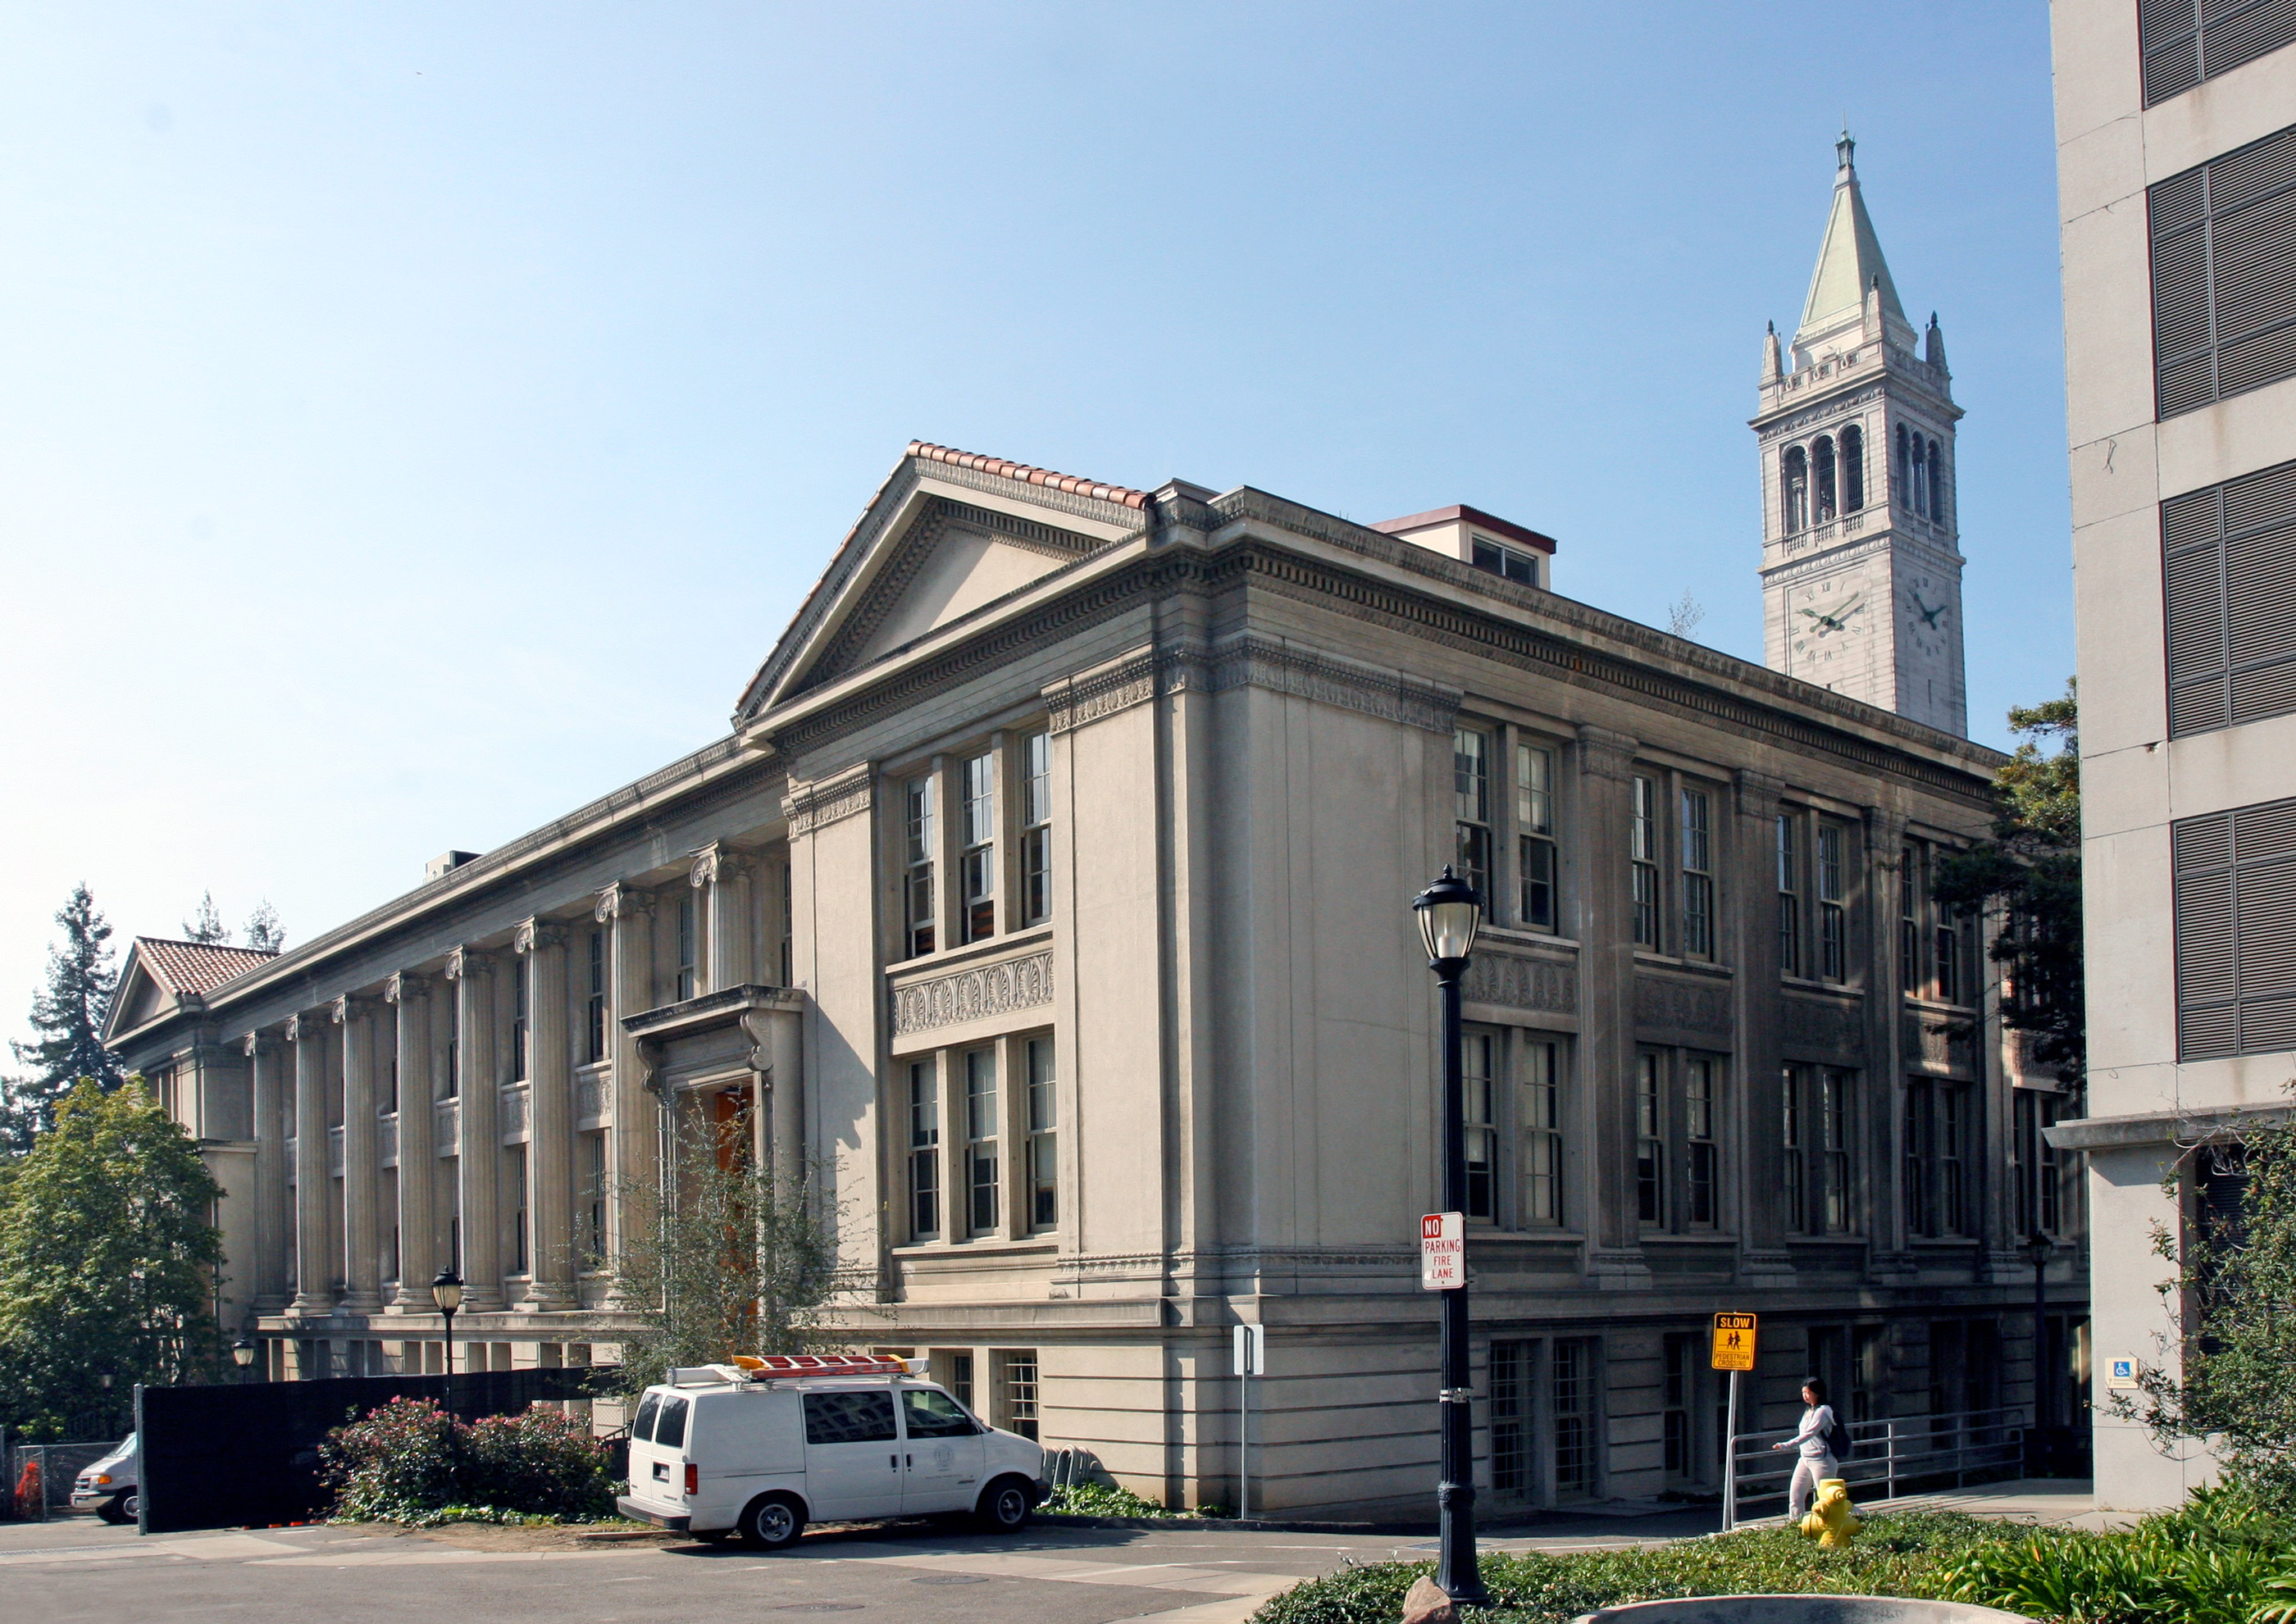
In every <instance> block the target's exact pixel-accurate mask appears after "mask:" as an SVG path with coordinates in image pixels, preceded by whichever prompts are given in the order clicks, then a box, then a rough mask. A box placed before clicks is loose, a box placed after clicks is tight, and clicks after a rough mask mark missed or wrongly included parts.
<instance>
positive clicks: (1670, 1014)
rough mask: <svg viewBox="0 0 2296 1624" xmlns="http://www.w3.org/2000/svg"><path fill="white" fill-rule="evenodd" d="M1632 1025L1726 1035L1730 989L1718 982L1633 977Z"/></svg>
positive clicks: (1653, 976) (1728, 1028) (1728, 1026)
mask: <svg viewBox="0 0 2296 1624" xmlns="http://www.w3.org/2000/svg"><path fill="white" fill-rule="evenodd" d="M1635 1024H1636V1025H1637V1026H1655V1027H1660V1028H1662V1029H1663V1030H1665V1031H1668V1032H1708V1033H1711V1034H1712V1035H1714V1036H1715V1037H1718V1038H1727V1037H1728V1036H1729V1035H1730V1030H1731V1022H1730V989H1729V988H1728V987H1727V986H1726V985H1722V984H1720V983H1716V984H1713V985H1707V984H1703V983H1698V982H1685V981H1670V980H1664V979H1661V978H1660V977H1658V976H1655V975H1637V976H1636V977H1635Z"/></svg>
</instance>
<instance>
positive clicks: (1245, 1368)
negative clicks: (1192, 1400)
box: [1235, 1323, 1267, 1522]
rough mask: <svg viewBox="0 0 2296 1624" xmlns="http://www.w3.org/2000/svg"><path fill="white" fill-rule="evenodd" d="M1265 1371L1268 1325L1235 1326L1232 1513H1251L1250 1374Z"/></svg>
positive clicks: (1242, 1515) (1239, 1515) (1239, 1518)
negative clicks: (1234, 1502) (1233, 1484)
mask: <svg viewBox="0 0 2296 1624" xmlns="http://www.w3.org/2000/svg"><path fill="white" fill-rule="evenodd" d="M1256 1375H1267V1326H1264V1325H1259V1324H1256V1323H1254V1324H1245V1325H1239V1326H1236V1327H1235V1496H1236V1504H1235V1516H1236V1521H1237V1522H1242V1521H1244V1520H1245V1519H1246V1518H1248V1517H1250V1516H1251V1378H1252V1377H1254V1376H1256Z"/></svg>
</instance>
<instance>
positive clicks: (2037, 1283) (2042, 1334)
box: [2023, 1228, 2057, 1475]
mask: <svg viewBox="0 0 2296 1624" xmlns="http://www.w3.org/2000/svg"><path fill="white" fill-rule="evenodd" d="M2056 1248H2057V1244H2056V1243H2055V1242H2054V1241H2053V1240H2051V1239H2050V1238H2049V1237H2048V1236H2046V1234H2044V1233H2043V1232H2042V1231H2041V1230H2040V1229H2038V1228H2035V1229H2034V1231H2033V1233H2032V1234H2030V1235H2029V1236H2026V1237H2025V1245H2024V1248H2023V1250H2024V1253H2025V1261H2027V1262H2028V1263H2030V1264H2031V1265H2032V1266H2033V1441H2034V1443H2035V1444H2036V1446H2037V1448H2036V1449H2033V1450H2031V1451H2030V1452H2029V1453H2030V1455H2031V1456H2032V1457H2033V1460H2032V1465H2031V1466H2030V1468H2029V1469H2030V1470H2031V1471H2033V1472H2035V1473H2041V1474H2043V1475H2046V1473H2047V1471H2048V1469H2049V1468H2050V1467H2051V1466H2052V1465H2054V1464H2055V1462H2054V1451H2053V1450H2052V1449H2050V1448H2049V1443H2050V1440H2049V1416H2050V1409H2049V1399H2050V1393H2049V1257H2050V1254H2051V1253H2054V1252H2055V1251H2056Z"/></svg>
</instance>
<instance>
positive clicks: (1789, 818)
mask: <svg viewBox="0 0 2296 1624" xmlns="http://www.w3.org/2000/svg"><path fill="white" fill-rule="evenodd" d="M1778 968H1779V969H1780V970H1781V971H1783V972H1784V974H1786V975H1800V974H1801V822H1800V820H1799V819H1798V818H1796V817H1795V815H1794V814H1793V813H1792V812H1780V813H1779V814H1778Z"/></svg>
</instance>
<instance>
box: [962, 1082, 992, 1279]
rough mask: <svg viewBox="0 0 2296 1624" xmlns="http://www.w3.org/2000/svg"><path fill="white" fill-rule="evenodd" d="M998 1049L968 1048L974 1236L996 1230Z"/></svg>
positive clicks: (967, 1137) (967, 1140)
mask: <svg viewBox="0 0 2296 1624" xmlns="http://www.w3.org/2000/svg"><path fill="white" fill-rule="evenodd" d="M996 1114H997V1104H996V1050H995V1049H971V1050H968V1051H967V1052H966V1054H965V1057H964V1167H965V1188H966V1197H967V1202H968V1211H969V1214H970V1217H969V1220H968V1221H969V1226H970V1228H971V1229H972V1233H973V1234H975V1235H986V1234H988V1233H990V1232H991V1231H993V1230H995V1229H996V1226H997V1223H998V1221H999V1216H998V1203H997V1199H996V1167H997V1162H996V1139H997V1131H996V1127H997V1124H996Z"/></svg>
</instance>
